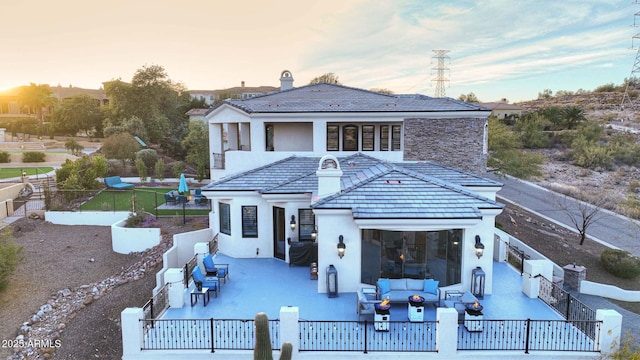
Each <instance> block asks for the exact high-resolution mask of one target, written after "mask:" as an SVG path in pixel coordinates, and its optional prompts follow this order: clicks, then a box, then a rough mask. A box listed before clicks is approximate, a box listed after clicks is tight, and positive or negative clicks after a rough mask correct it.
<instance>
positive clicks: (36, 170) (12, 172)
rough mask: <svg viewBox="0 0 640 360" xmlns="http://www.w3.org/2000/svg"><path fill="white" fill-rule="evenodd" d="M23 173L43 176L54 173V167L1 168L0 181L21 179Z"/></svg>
mask: <svg viewBox="0 0 640 360" xmlns="http://www.w3.org/2000/svg"><path fill="white" fill-rule="evenodd" d="M22 171H25V172H26V173H27V176H30V175H38V174H39V175H42V174H46V173H48V172H50V171H53V167H51V166H43V167H23V168H9V167H3V168H0V179H7V178H14V177H21V176H22Z"/></svg>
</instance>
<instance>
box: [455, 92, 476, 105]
mask: <svg viewBox="0 0 640 360" xmlns="http://www.w3.org/2000/svg"><path fill="white" fill-rule="evenodd" d="M458 100H461V101H464V102H470V103H478V102H480V100H478V97H477V96H476V94H474V93H473V92H470V93H468V94H467V95H465V94H462V95H460V96H458Z"/></svg>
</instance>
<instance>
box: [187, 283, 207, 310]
mask: <svg viewBox="0 0 640 360" xmlns="http://www.w3.org/2000/svg"><path fill="white" fill-rule="evenodd" d="M200 296H202V303H203V304H204V306H207V304H208V303H209V288H206V287H203V288H202V290H198V289H193V290H191V306H193V305H195V303H197V302H198V297H200Z"/></svg>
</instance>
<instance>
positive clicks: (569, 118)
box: [562, 106, 587, 130]
mask: <svg viewBox="0 0 640 360" xmlns="http://www.w3.org/2000/svg"><path fill="white" fill-rule="evenodd" d="M562 116H563V118H564V123H565V125H566V127H567V129H569V130H571V129H575V128H577V127H578V124H580V123H581V122H583V121H585V120H586V119H587V118H586V117H585V116H584V111H583V110H582V108H581V107H579V106H567V107H565V108H564V109H562Z"/></svg>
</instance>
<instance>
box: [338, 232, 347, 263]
mask: <svg viewBox="0 0 640 360" xmlns="http://www.w3.org/2000/svg"><path fill="white" fill-rule="evenodd" d="M345 250H347V245H345V243H344V236H342V235H340V236H338V257H340V259H342V257H343V256H344V252H345Z"/></svg>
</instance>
